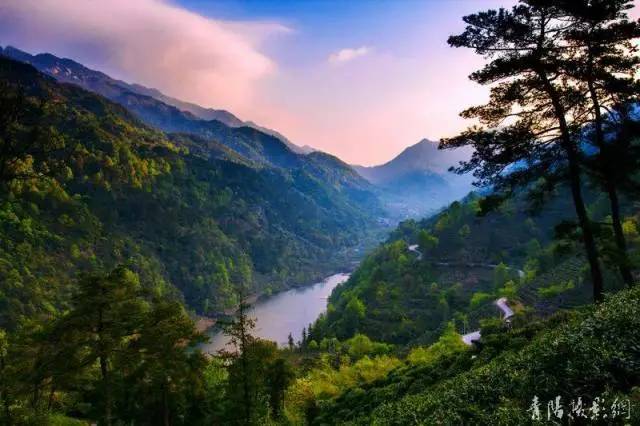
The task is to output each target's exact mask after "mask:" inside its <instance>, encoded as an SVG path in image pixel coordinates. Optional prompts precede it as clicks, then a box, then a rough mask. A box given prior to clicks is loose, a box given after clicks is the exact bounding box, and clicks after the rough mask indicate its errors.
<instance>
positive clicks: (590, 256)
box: [565, 145, 604, 303]
mask: <svg viewBox="0 0 640 426" xmlns="http://www.w3.org/2000/svg"><path fill="white" fill-rule="evenodd" d="M565 150H566V151H567V156H568V158H569V179H570V186H571V195H572V196H573V204H574V206H575V210H576V215H577V216H578V224H579V225H580V229H581V230H582V240H583V243H584V247H585V251H586V253H587V260H588V262H589V269H590V272H591V283H592V285H593V301H594V302H596V303H598V302H601V301H602V299H603V287H604V285H603V280H602V270H601V269H600V261H599V255H598V248H597V247H596V242H595V238H594V237H593V230H592V229H591V221H590V220H589V216H588V215H587V209H586V208H585V206H584V199H583V197H582V189H581V187H580V167H579V164H578V158H577V157H578V153H577V152H576V149H575V147H574V146H571V145H569V146H567V147H565Z"/></svg>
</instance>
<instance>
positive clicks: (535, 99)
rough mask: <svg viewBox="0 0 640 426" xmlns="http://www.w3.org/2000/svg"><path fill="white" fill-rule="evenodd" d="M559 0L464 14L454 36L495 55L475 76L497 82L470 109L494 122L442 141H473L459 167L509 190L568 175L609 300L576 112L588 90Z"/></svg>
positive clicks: (597, 292)
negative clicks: (566, 70)
mask: <svg viewBox="0 0 640 426" xmlns="http://www.w3.org/2000/svg"><path fill="white" fill-rule="evenodd" d="M562 16H563V12H562V11H560V10H559V9H558V8H557V7H556V6H555V5H554V2H552V1H540V2H536V4H531V5H528V4H520V5H517V6H514V7H513V8H512V9H511V10H505V9H500V10H497V11H496V10H489V11H486V12H480V13H477V14H473V15H469V16H466V17H464V18H463V19H464V21H465V22H466V23H467V27H466V29H465V31H464V32H463V33H462V34H460V35H456V36H452V37H450V38H449V40H448V42H449V44H450V45H451V46H454V47H467V48H472V49H474V50H475V51H476V53H478V54H480V55H482V56H484V57H486V58H488V59H490V62H489V63H488V64H486V65H485V66H484V67H483V68H482V69H480V70H478V71H476V72H474V73H473V74H471V76H470V78H471V79H472V80H474V81H476V82H478V83H480V84H483V85H488V84H492V85H493V86H492V87H491V94H490V100H489V102H488V103H487V104H486V105H482V106H477V107H472V108H469V109H467V110H465V111H464V112H463V113H462V116H463V117H465V118H475V119H478V120H479V121H480V123H481V124H482V125H484V126H486V127H488V129H487V128H480V127H472V128H470V129H469V130H467V131H466V132H463V133H462V134H461V135H459V136H457V137H454V138H451V139H444V140H442V141H441V147H442V148H453V147H459V146H464V145H471V146H473V147H474V148H475V153H474V154H473V156H472V158H471V160H470V161H469V162H467V163H466V164H463V165H462V166H461V167H460V168H459V169H458V170H459V171H461V172H467V171H471V170H475V171H476V172H475V175H476V177H478V178H479V183H482V184H490V185H495V186H496V188H497V189H499V190H504V191H506V192H507V193H508V192H511V191H513V188H514V187H515V186H522V185H526V184H529V183H531V182H532V181H534V180H537V179H539V178H540V177H547V178H550V179H551V180H552V181H553V180H556V179H566V180H567V181H568V184H569V187H570V189H571V194H572V198H573V204H574V207H575V212H576V216H577V219H578V225H579V227H580V230H581V233H582V240H583V243H584V248H585V252H586V257H587V260H588V262H589V267H590V272H591V281H592V284H593V297H594V300H595V301H600V300H602V293H603V279H602V271H601V266H600V261H599V253H598V248H597V246H596V242H595V237H594V232H593V229H592V223H591V220H590V219H589V216H588V214H587V209H586V208H585V202H584V197H583V193H582V173H581V153H580V149H579V144H578V141H577V138H576V133H577V129H579V128H580V124H581V123H580V121H579V119H578V118H577V116H576V115H575V113H576V111H578V107H579V106H581V105H584V103H585V95H584V94H583V93H582V92H581V91H580V90H579V88H576V87H574V86H573V85H571V84H569V83H568V82H567V79H566V78H564V75H563V72H562V71H563V69H562V65H563V64H562V60H561V57H562V49H563V48H562V46H560V45H559V44H558V40H561V39H562V37H563V36H564V33H565V32H566V31H567V30H568V26H567V24H566V23H564V22H563V21H562V19H561V18H562Z"/></svg>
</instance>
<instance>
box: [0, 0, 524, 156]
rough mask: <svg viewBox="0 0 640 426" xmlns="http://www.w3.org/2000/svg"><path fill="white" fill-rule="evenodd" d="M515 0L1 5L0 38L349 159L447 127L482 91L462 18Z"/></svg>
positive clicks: (461, 123) (15, 0) (133, 0)
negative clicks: (462, 41) (452, 39)
mask: <svg viewBox="0 0 640 426" xmlns="http://www.w3.org/2000/svg"><path fill="white" fill-rule="evenodd" d="M514 2H515V0H396V1H393V0H362V1H356V0H351V1H346V0H323V1H319V0H306V1H292V0H273V1H266V0H243V1H240V0H217V1H211V0H209V1H205V0H109V1H102V0H2V1H0V45H2V46H6V45H13V46H15V47H18V48H21V49H23V50H26V51H28V52H30V53H40V52H50V53H53V54H55V55H57V56H63V57H69V58H72V59H74V60H76V61H78V62H81V63H83V64H84V65H87V66H89V67H90V68H95V69H99V70H101V71H104V72H106V73H107V74H109V75H111V76H112V77H115V78H120V79H123V80H125V81H128V82H135V83H140V84H143V85H145V86H149V87H155V88H157V89H159V90H161V91H163V92H164V93H166V94H168V95H170V96H174V97H177V98H180V99H182V100H186V101H191V102H195V103H198V104H200V105H203V106H206V107H212V108H216V109H226V110H228V111H231V112H232V113H234V114H235V115H237V116H238V117H239V118H241V119H243V120H251V121H254V122H256V123H258V124H260V125H262V126H266V127H269V128H272V129H274V130H277V131H279V132H280V133H282V134H284V135H285V136H286V137H287V138H288V139H290V140H291V141H292V142H294V143H296V144H298V145H310V146H313V147H315V148H317V149H320V150H323V151H326V152H329V153H331V154H334V155H337V156H338V157H340V158H342V159H343V160H345V161H347V162H349V163H352V164H362V165H374V164H380V163H384V162H386V161H388V160H390V159H391V158H393V157H394V156H395V155H397V154H398V153H400V152H401V151H402V150H403V149H404V148H406V147H407V146H410V145H413V144H415V143H417V142H418V141H420V140H421V139H423V138H428V139H431V140H438V139H439V138H441V137H446V136H453V135H455V134H456V133H457V132H459V131H461V130H463V129H464V128H466V127H467V126H468V125H469V124H470V123H468V122H466V121H465V120H463V119H462V118H460V117H459V116H458V114H459V112H460V111H462V110H463V109H465V108H466V107H468V106H471V105H476V104H479V103H482V102H484V101H485V100H486V99H487V93H488V91H487V88H485V87H481V86H478V85H477V84H475V83H473V82H471V81H469V80H468V78H467V76H468V74H470V73H471V72H472V71H473V70H475V69H476V68H478V67H480V66H481V65H482V64H483V59H482V58H480V57H478V56H476V55H475V54H474V53H473V52H472V51H470V50H466V49H454V48H451V47H449V46H448V45H447V43H446V40H447V37H448V36H449V35H452V34H457V33H459V32H461V31H462V30H463V28H464V24H463V22H462V19H461V18H462V16H464V15H466V14H469V13H473V12H477V11H479V10H484V9H488V8H495V7H500V6H510V5H512V4H513V3H514Z"/></svg>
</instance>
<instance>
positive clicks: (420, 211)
mask: <svg viewBox="0 0 640 426" xmlns="http://www.w3.org/2000/svg"><path fill="white" fill-rule="evenodd" d="M468 155H469V153H468V152H465V151H460V150H457V151H455V152H453V151H447V150H439V149H438V143H437V142H433V141H430V140H428V139H423V140H421V141H420V142H418V143H417V144H415V145H412V146H410V147H408V148H406V149H405V150H403V151H402V152H401V153H400V154H399V155H398V156H397V157H395V158H393V159H392V160H390V161H388V162H387V163H384V164H381V165H379V166H371V167H365V166H352V167H353V168H354V169H355V170H356V171H357V172H358V173H359V174H360V175H361V176H363V177H364V178H365V179H367V180H368V181H369V182H371V183H373V184H374V185H376V186H377V187H378V188H380V192H379V194H380V197H381V199H382V200H383V202H384V203H385V204H386V205H387V207H388V208H389V210H390V212H391V213H392V215H394V216H398V217H400V218H406V217H421V216H425V215H428V214H432V213H434V212H435V211H437V210H439V209H440V208H442V207H444V206H446V205H447V204H449V203H451V202H453V201H455V200H457V199H459V198H462V197H464V196H465V195H466V194H467V193H468V192H469V191H470V190H471V179H470V178H469V177H468V176H460V175H456V174H454V173H452V172H450V171H448V169H449V167H451V166H455V165H457V163H458V162H459V161H460V160H463V159H465V158H468Z"/></svg>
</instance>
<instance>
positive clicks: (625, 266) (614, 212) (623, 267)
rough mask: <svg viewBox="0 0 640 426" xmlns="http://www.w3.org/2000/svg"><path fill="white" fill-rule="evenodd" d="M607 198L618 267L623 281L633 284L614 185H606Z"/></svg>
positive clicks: (629, 284) (628, 284)
mask: <svg viewBox="0 0 640 426" xmlns="http://www.w3.org/2000/svg"><path fill="white" fill-rule="evenodd" d="M607 192H608V194H609V200H610V202H611V221H612V223H613V234H614V236H615V239H616V247H617V248H618V251H619V252H620V256H621V259H620V260H619V262H618V269H619V270H620V275H622V279H623V280H624V283H625V284H626V285H627V286H629V287H631V286H633V275H632V274H631V269H630V268H629V256H628V255H627V241H626V239H625V237H624V230H623V229H622V215H621V214H620V202H619V201H618V193H617V191H616V190H615V188H614V187H607Z"/></svg>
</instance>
